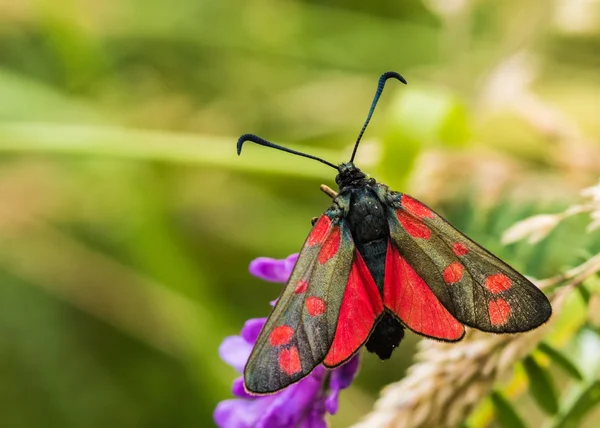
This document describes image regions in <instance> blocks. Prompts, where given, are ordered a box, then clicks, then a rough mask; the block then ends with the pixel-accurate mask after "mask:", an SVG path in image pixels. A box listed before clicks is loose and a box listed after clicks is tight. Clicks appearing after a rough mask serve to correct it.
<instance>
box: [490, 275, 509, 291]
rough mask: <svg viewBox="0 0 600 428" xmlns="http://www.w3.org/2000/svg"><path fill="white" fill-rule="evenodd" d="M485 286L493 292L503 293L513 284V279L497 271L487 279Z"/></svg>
mask: <svg viewBox="0 0 600 428" xmlns="http://www.w3.org/2000/svg"><path fill="white" fill-rule="evenodd" d="M485 286H486V288H487V289H488V290H490V291H491V292H492V293H501V292H503V291H506V290H508V289H509V288H510V287H511V286H512V280H511V279H510V278H509V277H508V276H506V275H504V274H503V273H497V274H495V275H490V276H488V277H487V278H486V279H485Z"/></svg>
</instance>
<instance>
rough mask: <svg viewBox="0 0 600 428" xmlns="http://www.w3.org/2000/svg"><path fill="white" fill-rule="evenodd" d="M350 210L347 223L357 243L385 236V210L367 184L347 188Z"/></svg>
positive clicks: (386, 226)
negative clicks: (349, 194)
mask: <svg viewBox="0 0 600 428" xmlns="http://www.w3.org/2000/svg"><path fill="white" fill-rule="evenodd" d="M349 191H350V192H351V196H350V210H349V213H348V217H347V218H348V223H349V226H350V230H351V232H352V235H353V238H354V240H355V241H356V242H357V243H361V244H367V243H369V242H371V241H375V240H378V239H382V238H386V237H387V234H388V233H389V232H388V225H387V219H386V217H385V210H384V207H383V206H382V204H381V202H380V201H379V199H378V198H377V195H376V194H375V192H374V191H373V190H372V188H371V187H370V186H369V185H365V186H360V187H354V188H352V189H350V190H349Z"/></svg>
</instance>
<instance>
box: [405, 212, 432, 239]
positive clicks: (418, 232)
mask: <svg viewBox="0 0 600 428" xmlns="http://www.w3.org/2000/svg"><path fill="white" fill-rule="evenodd" d="M396 216H397V217H398V220H399V221H400V224H401V225H402V227H403V228H404V230H406V231H407V232H408V234H409V235H410V236H412V237H414V238H422V239H429V238H431V230H430V229H429V228H428V227H427V226H425V224H424V223H423V222H422V221H421V220H418V219H416V218H415V217H413V216H411V215H410V214H408V213H407V212H406V211H403V210H396Z"/></svg>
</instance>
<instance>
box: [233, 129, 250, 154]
mask: <svg viewBox="0 0 600 428" xmlns="http://www.w3.org/2000/svg"><path fill="white" fill-rule="evenodd" d="M252 136H253V135H252V134H244V135H242V136H241V137H240V138H238V141H237V154H238V156H239V155H241V154H242V146H243V145H244V143H245V142H246V141H248V140H251V138H250V137H252Z"/></svg>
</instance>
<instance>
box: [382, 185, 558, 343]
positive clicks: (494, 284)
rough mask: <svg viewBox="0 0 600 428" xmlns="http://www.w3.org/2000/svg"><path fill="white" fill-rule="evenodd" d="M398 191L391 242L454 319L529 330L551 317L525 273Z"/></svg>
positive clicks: (496, 329)
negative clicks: (522, 273)
mask: <svg viewBox="0 0 600 428" xmlns="http://www.w3.org/2000/svg"><path fill="white" fill-rule="evenodd" d="M393 195H394V197H393V202H390V203H389V204H388V207H389V209H388V221H389V226H390V234H391V238H392V243H393V245H395V247H396V248H397V250H398V253H399V255H400V256H401V257H402V258H403V259H404V260H406V262H407V263H408V264H409V265H410V266H411V268H412V269H413V270H414V271H415V272H416V273H417V274H418V276H419V277H421V278H422V279H423V281H424V283H426V284H427V286H428V287H429V288H430V289H431V291H432V292H433V294H434V295H435V296H436V297H437V299H439V301H440V302H441V303H442V305H443V306H444V307H445V308H446V309H447V310H448V312H450V314H452V316H453V317H454V318H456V319H457V320H458V321H460V322H462V323H463V324H466V325H468V326H471V327H475V328H477V329H479V330H483V331H488V332H495V333H516V332H522V331H527V330H531V329H534V328H536V327H538V326H540V325H541V324H543V323H544V322H546V321H547V320H548V318H549V317H550V315H551V313H552V307H551V306H550V302H549V301H548V299H547V298H546V296H545V295H544V294H543V293H542V292H541V291H540V290H539V289H538V288H537V287H536V286H535V285H534V284H532V283H531V282H530V281H529V280H527V279H526V278H525V277H524V276H523V275H521V274H519V273H518V272H517V271H515V270H514V269H513V268H511V267H510V266H508V265H507V264H506V263H504V262H503V261H502V260H500V259H498V258H497V257H496V256H494V255H493V254H491V253H490V252H488V251H487V250H485V249H484V248H482V247H480V246H479V245H478V244H476V243H475V242H473V241H471V240H470V239H469V238H467V237H466V236H465V235H463V234H462V233H460V232H459V231H458V230H456V229H455V228H454V227H453V226H452V225H450V224H449V223H448V222H447V221H446V220H444V219H443V218H442V217H441V216H439V215H438V214H436V213H435V212H434V211H433V210H431V209H430V208H428V207H426V206H425V205H424V204H422V203H421V202H419V201H417V200H416V199H414V198H411V197H410V196H408V195H403V194H393ZM390 199H392V198H390Z"/></svg>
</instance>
